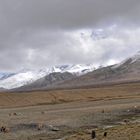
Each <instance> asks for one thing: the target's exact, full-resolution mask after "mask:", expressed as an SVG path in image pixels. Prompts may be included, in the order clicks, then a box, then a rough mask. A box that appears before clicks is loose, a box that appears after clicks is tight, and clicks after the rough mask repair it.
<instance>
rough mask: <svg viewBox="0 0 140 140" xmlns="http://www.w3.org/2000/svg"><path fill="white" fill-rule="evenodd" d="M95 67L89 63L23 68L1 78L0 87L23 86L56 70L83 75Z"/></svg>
mask: <svg viewBox="0 0 140 140" xmlns="http://www.w3.org/2000/svg"><path fill="white" fill-rule="evenodd" d="M94 69H95V67H94V66H93V65H91V64H89V65H60V66H54V67H51V68H44V69H40V70H23V71H20V72H18V73H17V74H15V75H12V76H10V77H7V78H6V79H3V80H0V87H1V88H5V89H13V88H17V87H21V86H23V85H27V84H30V83H32V82H34V81H36V80H38V79H40V78H42V77H44V76H46V75H49V74H50V73H54V72H61V73H64V72H69V73H72V74H76V75H83V74H86V73H88V72H90V71H93V70H94Z"/></svg>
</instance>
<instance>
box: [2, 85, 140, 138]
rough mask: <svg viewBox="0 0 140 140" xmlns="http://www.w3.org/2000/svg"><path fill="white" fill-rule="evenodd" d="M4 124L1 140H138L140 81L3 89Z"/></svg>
mask: <svg viewBox="0 0 140 140" xmlns="http://www.w3.org/2000/svg"><path fill="white" fill-rule="evenodd" d="M2 126H3V127H4V128H5V130H4V131H3V132H0V140H91V139H92V138H91V132H92V131H95V133H96V137H97V139H98V140H103V139H104V140H140V83H131V84H120V85H119V84H118V85H111V86H104V87H94V88H91V87H90V88H83V89H69V90H52V91H35V92H28V93H24V92H22V93H18V92H16V93H0V127H2ZM105 132H107V136H104V133H105Z"/></svg>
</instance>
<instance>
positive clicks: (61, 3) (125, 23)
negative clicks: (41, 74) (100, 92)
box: [0, 0, 140, 71]
mask: <svg viewBox="0 0 140 140" xmlns="http://www.w3.org/2000/svg"><path fill="white" fill-rule="evenodd" d="M139 13H140V1H139V0H0V60H1V61H0V70H1V71H2V70H15V69H20V68H23V67H27V68H28V67H29V68H39V67H44V66H50V65H55V64H63V63H95V64H97V63H99V64H102V63H111V62H113V61H114V62H117V61H119V60H122V59H123V58H124V57H126V56H127V55H128V54H131V53H134V52H136V51H137V50H138V49H139V43H138V42H139V39H138V38H137V36H138V35H139V30H137V29H138V28H139V24H140V19H139ZM112 24H118V27H117V28H114V29H113V30H115V32H116V33H115V34H116V35H114V34H113V36H112V37H110V36H109V37H107V39H106V40H98V41H93V40H92V39H91V38H90V33H87V32H88V31H87V30H94V29H96V28H103V29H104V28H108V27H109V26H111V25H112ZM123 27H125V28H123ZM127 29H128V31H127ZM83 30H84V31H83ZM106 30H107V31H106V32H110V29H106ZM135 30H136V32H133V31H135ZM82 32H84V33H85V34H88V35H87V36H88V37H87V36H86V39H81V33H82ZM130 32H133V36H136V38H135V39H133V38H132V37H131V33H130ZM120 36H121V37H120ZM134 45H135V46H134ZM114 50H115V51H114ZM124 51H125V52H126V51H127V52H128V53H127V54H125V55H126V56H125V55H123V53H124Z"/></svg>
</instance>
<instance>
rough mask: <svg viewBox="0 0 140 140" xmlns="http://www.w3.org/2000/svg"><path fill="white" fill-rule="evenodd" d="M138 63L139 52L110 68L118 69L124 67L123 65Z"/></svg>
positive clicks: (139, 58)
mask: <svg viewBox="0 0 140 140" xmlns="http://www.w3.org/2000/svg"><path fill="white" fill-rule="evenodd" d="M138 61H140V51H139V52H138V53H136V54H135V55H133V56H131V57H129V58H127V59H125V60H123V61H122V62H120V63H118V64H116V65H114V66H112V68H119V67H120V66H122V65H124V64H125V63H130V64H132V63H135V62H138Z"/></svg>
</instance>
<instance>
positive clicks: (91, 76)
mask: <svg viewBox="0 0 140 140" xmlns="http://www.w3.org/2000/svg"><path fill="white" fill-rule="evenodd" d="M136 81H140V52H138V53H137V54H135V55H134V56H132V57H130V58H127V59H125V60H124V61H122V62H121V63H119V64H115V65H111V66H107V67H102V68H101V67H100V68H97V69H96V68H95V67H94V65H91V64H90V65H61V66H55V67H51V68H46V69H41V70H38V71H29V70H28V71H22V72H19V73H16V74H13V75H12V74H11V75H9V76H7V78H2V79H1V80H0V87H1V88H2V89H3V88H5V89H14V90H46V89H54V88H77V87H83V86H94V85H101V84H109V83H110V84H112V83H125V82H136Z"/></svg>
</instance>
